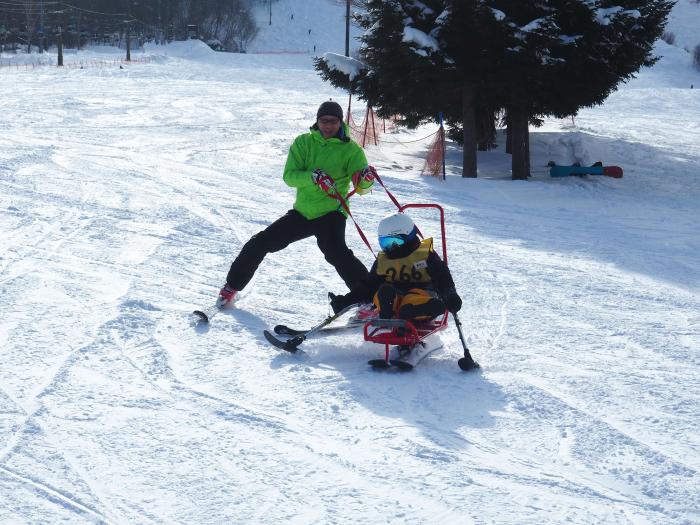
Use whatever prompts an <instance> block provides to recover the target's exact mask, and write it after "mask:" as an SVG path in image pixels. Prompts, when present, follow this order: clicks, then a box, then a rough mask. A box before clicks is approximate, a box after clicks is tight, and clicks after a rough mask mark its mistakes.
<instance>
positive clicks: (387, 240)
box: [379, 235, 406, 251]
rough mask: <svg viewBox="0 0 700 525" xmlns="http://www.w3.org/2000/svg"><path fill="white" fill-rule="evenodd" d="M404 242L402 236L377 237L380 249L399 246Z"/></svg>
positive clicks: (385, 249)
mask: <svg viewBox="0 0 700 525" xmlns="http://www.w3.org/2000/svg"><path fill="white" fill-rule="evenodd" d="M405 243H406V239H404V238H403V237H397V236H393V235H391V236H389V235H388V236H386V237H379V246H380V247H381V249H382V250H384V251H388V250H391V249H393V248H398V247H399V246H403V245H404V244H405Z"/></svg>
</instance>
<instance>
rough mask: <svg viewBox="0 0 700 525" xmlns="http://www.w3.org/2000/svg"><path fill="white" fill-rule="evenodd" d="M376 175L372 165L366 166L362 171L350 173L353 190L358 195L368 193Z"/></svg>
mask: <svg viewBox="0 0 700 525" xmlns="http://www.w3.org/2000/svg"><path fill="white" fill-rule="evenodd" d="M376 176H377V170H376V169H374V166H367V167H366V168H365V169H363V170H362V171H356V172H355V173H353V174H352V184H353V186H355V192H356V193H357V194H358V195H364V194H365V193H369V192H370V190H371V189H372V185H373V184H374V179H375V178H376Z"/></svg>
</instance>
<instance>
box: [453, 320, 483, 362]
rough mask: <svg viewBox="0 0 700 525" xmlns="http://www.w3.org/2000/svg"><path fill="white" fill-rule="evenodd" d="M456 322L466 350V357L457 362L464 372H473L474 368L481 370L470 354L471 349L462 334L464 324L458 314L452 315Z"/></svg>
mask: <svg viewBox="0 0 700 525" xmlns="http://www.w3.org/2000/svg"><path fill="white" fill-rule="evenodd" d="M452 317H453V318H454V320H455V325H457V332H458V333H459V340H460V341H462V348H463V349H464V357H461V358H459V359H458V360H457V364H458V365H459V367H460V368H461V369H462V370H471V369H473V368H479V363H477V362H476V361H474V358H473V357H472V355H471V354H470V353H469V348H467V343H466V342H465V341H464V334H463V333H462V323H461V321H460V320H459V317H457V314H456V313H453V314H452Z"/></svg>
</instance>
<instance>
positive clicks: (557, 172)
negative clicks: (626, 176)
mask: <svg viewBox="0 0 700 525" xmlns="http://www.w3.org/2000/svg"><path fill="white" fill-rule="evenodd" d="M549 175H550V177H569V176H572V175H578V176H581V175H605V176H607V177H612V178H614V179H621V178H622V168H621V167H620V166H603V165H602V163H600V162H596V163H595V164H594V165H593V166H578V165H576V164H574V165H572V166H557V165H556V164H554V163H553V162H550V163H549Z"/></svg>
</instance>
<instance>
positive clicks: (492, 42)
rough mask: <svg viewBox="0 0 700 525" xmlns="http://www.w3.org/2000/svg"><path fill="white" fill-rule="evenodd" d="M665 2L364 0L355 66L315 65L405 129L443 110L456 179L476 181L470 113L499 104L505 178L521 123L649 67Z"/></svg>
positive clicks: (597, 94) (522, 141) (525, 143)
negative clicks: (357, 70) (456, 149)
mask: <svg viewBox="0 0 700 525" xmlns="http://www.w3.org/2000/svg"><path fill="white" fill-rule="evenodd" d="M671 7H672V2H671V1H669V0H537V1H535V0H473V1H472V0H423V1H419V0H385V1H382V0H370V1H368V2H367V11H366V15H364V16H362V17H360V18H359V22H360V24H361V25H362V26H363V27H364V28H365V29H366V30H367V33H366V34H365V35H364V36H363V37H362V41H363V45H362V47H361V49H360V60H361V61H362V62H363V64H364V67H365V70H364V72H363V73H362V74H361V75H359V76H358V77H357V78H355V79H354V81H353V82H350V79H349V76H348V75H346V74H344V73H342V72H341V71H338V70H337V69H335V68H333V67H332V66H331V65H330V64H329V62H328V61H327V60H325V59H323V58H321V59H318V60H317V62H316V68H317V69H318V70H319V72H320V73H321V75H322V77H323V78H325V79H327V80H329V81H331V83H333V84H334V85H336V86H340V87H346V88H351V89H352V91H353V92H356V93H358V94H359V96H360V98H362V99H364V100H366V101H367V102H368V103H369V104H371V105H373V106H375V107H376V108H377V110H378V113H379V115H380V116H389V115H392V114H401V115H403V117H404V122H405V123H406V124H407V125H409V126H416V125H418V124H419V123H421V122H424V121H427V120H430V119H432V118H434V116H435V114H436V113H437V112H438V111H443V112H444V113H445V115H446V117H447V120H448V122H450V123H452V124H461V126H462V129H463V140H464V158H463V175H464V176H476V153H475V152H476V141H477V132H476V125H475V122H476V119H475V114H476V113H477V112H479V113H480V114H483V113H487V112H494V110H496V109H498V108H504V109H506V110H507V115H508V116H507V120H508V122H509V126H510V130H509V131H510V132H511V136H512V152H513V166H512V176H513V178H514V179H524V178H526V177H527V176H528V175H529V171H530V169H529V134H528V125H529V123H531V122H537V121H538V120H540V119H541V118H542V117H544V116H548V115H555V116H565V115H572V114H575V113H576V111H577V110H578V109H579V108H581V107H585V106H591V105H594V104H600V103H601V102H602V101H603V100H605V98H606V97H607V96H608V95H609V94H610V93H611V92H612V91H614V90H615V89H616V87H617V86H618V85H619V83H620V82H621V81H624V80H627V79H629V78H630V77H632V76H633V75H634V73H636V72H637V71H638V70H639V68H640V67H642V66H644V65H651V64H652V63H653V62H654V58H653V57H652V56H651V49H652V45H653V43H654V41H655V40H656V39H657V38H658V37H659V36H660V35H661V33H662V31H663V27H664V25H665V20H666V17H667V15H668V12H669V11H670V9H671ZM477 110H478V111H477ZM482 127H483V126H482Z"/></svg>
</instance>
